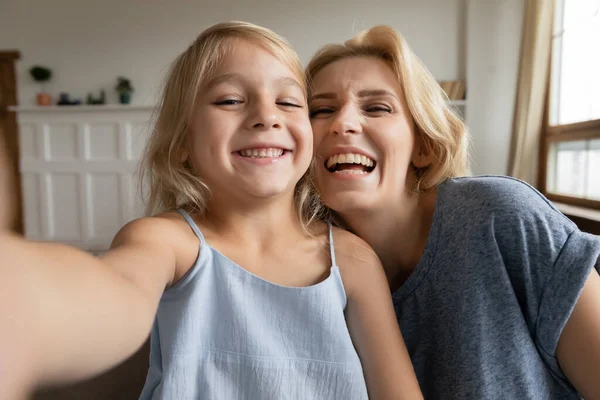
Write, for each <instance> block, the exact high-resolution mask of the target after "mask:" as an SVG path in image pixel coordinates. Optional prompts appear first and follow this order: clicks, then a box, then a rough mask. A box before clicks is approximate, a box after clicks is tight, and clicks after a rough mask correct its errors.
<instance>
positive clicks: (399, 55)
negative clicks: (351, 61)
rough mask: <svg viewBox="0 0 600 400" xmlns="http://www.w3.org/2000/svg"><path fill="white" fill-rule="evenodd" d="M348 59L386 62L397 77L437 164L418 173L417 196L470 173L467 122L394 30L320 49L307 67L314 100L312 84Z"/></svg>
mask: <svg viewBox="0 0 600 400" xmlns="http://www.w3.org/2000/svg"><path fill="white" fill-rule="evenodd" d="M349 57H376V58H379V59H382V60H384V61H385V62H387V63H388V64H389V66H390V67H391V68H392V70H393V71H394V73H395V74H396V76H397V77H398V82H399V84H400V87H401V89H402V91H403V93H404V97H405V98H406V103H407V105H408V109H409V111H410V114H411V115H412V118H413V119H414V121H415V124H416V128H417V129H416V131H417V132H416V134H417V135H418V136H419V138H420V139H421V140H422V142H423V145H424V146H425V150H426V152H427V153H428V154H430V155H431V156H432V160H433V161H432V163H431V165H430V166H428V167H426V168H424V169H418V168H415V173H416V175H417V187H416V190H417V191H421V190H427V189H429V188H431V187H434V186H436V185H437V184H439V183H440V182H442V181H443V180H444V179H446V178H449V177H454V176H460V175H466V174H467V173H468V147H469V135H468V132H467V128H466V126H465V124H464V122H463V121H462V120H461V119H460V118H459V117H458V116H457V115H456V114H455V113H454V112H453V111H452V110H451V109H450V108H449V106H448V105H447V103H446V100H448V97H447V96H446V95H445V93H444V91H443V90H442V89H441V87H440V85H439V84H438V83H437V81H436V80H435V79H434V78H433V76H432V75H431V73H430V72H429V71H428V70H427V68H426V67H425V65H424V64H423V63H422V62H421V60H419V58H418V57H417V56H416V55H415V54H414V53H413V51H412V50H411V49H410V47H409V46H408V43H406V41H405V40H404V38H403V37H402V36H401V35H400V34H399V33H398V32H396V31H395V30H394V29H392V28H390V27H389V26H385V25H379V26H375V27H373V28H371V29H368V30H366V31H363V32H361V33H359V34H358V35H357V36H355V37H354V38H352V39H350V40H348V41H346V42H345V43H344V44H334V45H328V46H325V47H323V48H322V49H321V50H319V51H318V52H317V53H316V54H315V56H314V57H313V58H312V60H311V61H310V63H309V64H308V67H307V68H306V75H307V78H308V82H309V99H310V96H311V93H310V92H311V91H312V88H311V82H312V80H313V79H314V77H315V76H316V75H317V74H318V73H319V71H321V70H322V69H323V68H325V67H326V66H327V65H329V64H331V63H333V62H335V61H338V60H341V59H345V58H349Z"/></svg>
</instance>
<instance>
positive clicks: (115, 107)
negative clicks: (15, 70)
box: [8, 104, 154, 113]
mask: <svg viewBox="0 0 600 400" xmlns="http://www.w3.org/2000/svg"><path fill="white" fill-rule="evenodd" d="M8 109H9V110H10V111H15V112H19V113H21V112H27V113H36V112H39V113H48V112H52V113H53V112H79V111H82V112H83V111H85V112H89V111H151V110H153V109H154V106H151V105H136V104H133V105H129V104H128V105H124V104H99V105H88V104H82V105H74V106H56V105H52V106H35V105H32V106H12V107H9V108H8Z"/></svg>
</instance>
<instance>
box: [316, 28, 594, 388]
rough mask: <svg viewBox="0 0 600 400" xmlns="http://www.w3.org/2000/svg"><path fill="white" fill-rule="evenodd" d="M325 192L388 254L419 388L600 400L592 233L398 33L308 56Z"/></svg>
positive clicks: (382, 32) (365, 36)
mask: <svg viewBox="0 0 600 400" xmlns="http://www.w3.org/2000/svg"><path fill="white" fill-rule="evenodd" d="M307 74H308V79H309V85H310V86H309V109H310V114H311V122H312V127H313V131H314V137H315V153H316V155H317V161H316V163H315V171H314V172H315V175H316V182H317V186H318V189H319V192H320V194H321V196H322V199H323V200H324V202H325V204H326V205H328V206H329V207H330V208H331V209H332V210H333V214H334V216H335V218H336V219H337V221H338V222H339V223H340V224H342V225H344V226H345V227H347V228H349V229H350V230H351V231H352V232H354V233H356V234H358V235H359V236H360V237H361V238H362V239H364V240H365V241H366V242H367V243H369V244H370V245H371V246H372V247H373V249H374V250H375V252H376V253H377V255H378V256H379V258H380V259H381V261H382V263H383V266H384V270H385V272H386V275H387V278H388V282H389V286H390V288H391V291H392V295H393V301H394V306H395V310H396V315H397V319H398V321H399V324H400V328H401V330H402V333H403V336H404V339H405V343H406V345H407V348H408V351H409V353H410V356H411V359H412V362H413V365H414V368H415V372H416V374H417V378H418V380H419V383H420V385H421V389H422V391H423V394H424V396H425V398H431V399H433V398H447V399H501V398H502V399H540V400H541V399H559V398H560V399H567V398H569V399H571V398H573V399H574V398H579V396H580V395H582V396H584V397H585V398H586V399H598V398H600V379H598V378H599V376H600V312H599V310H600V278H599V276H598V272H597V269H598V267H599V262H598V257H599V254H600V240H599V238H598V237H594V236H592V235H588V234H585V233H582V232H580V231H579V230H578V229H577V227H576V226H575V225H574V224H573V223H571V222H570V221H569V220H568V219H567V218H565V217H564V216H563V215H562V214H561V213H560V212H558V211H557V210H556V209H555V208H554V207H553V206H552V204H551V203H550V202H549V201H548V200H546V199H545V198H544V197H543V196H542V195H541V194H540V193H538V192H537V191H536V190H535V189H534V188H532V187H530V186H528V185H527V184H525V183H523V182H520V181H517V180H515V179H511V178H508V177H462V178H460V176H463V175H465V174H466V173H467V170H468V164H467V161H468V160H467V157H468V156H467V148H468V133H467V130H466V128H465V126H464V124H463V122H462V121H461V120H460V119H459V118H457V117H456V116H455V115H454V113H453V112H452V111H451V110H450V109H449V108H448V106H447V105H446V103H445V100H446V98H445V96H444V95H443V93H442V91H441V89H440V87H439V86H438V85H437V83H436V81H435V80H434V79H433V77H432V76H431V75H430V74H429V72H428V71H427V69H426V68H425V67H424V65H423V64H422V63H421V62H420V61H419V60H418V59H417V57H416V56H415V55H414V54H413V52H412V51H411V50H410V49H409V47H408V45H407V44H406V42H405V41H404V40H403V38H402V37H401V36H400V35H399V34H398V33H397V32H395V31H394V30H393V29H391V28H389V27H386V26H378V27H374V28H372V29H370V30H368V31H365V32H363V33H361V34H359V35H358V36H356V37H355V38H353V39H351V40H349V41H347V42H346V43H344V44H341V45H331V46H327V47H325V48H323V49H322V50H321V51H319V52H318V53H317V54H316V55H315V56H314V58H313V59H312V61H311V62H310V63H309V65H308V67H307Z"/></svg>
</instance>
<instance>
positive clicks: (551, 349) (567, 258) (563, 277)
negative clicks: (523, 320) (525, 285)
mask: <svg viewBox="0 0 600 400" xmlns="http://www.w3.org/2000/svg"><path fill="white" fill-rule="evenodd" d="M599 253H600V242H599V240H598V238H597V237H594V236H592V235H588V234H585V233H582V232H580V231H579V230H577V229H576V230H574V231H573V232H572V233H571V234H570V235H569V236H568V237H567V239H566V241H565V243H564V244H563V246H562V248H561V249H560V252H559V253H558V257H557V258H556V260H555V261H554V265H553V268H552V271H551V273H550V276H549V277H548V280H547V282H546V284H545V285H544V287H543V290H542V293H541V298H540V302H539V303H540V304H539V313H538V317H537V324H536V325H537V326H536V335H535V341H536V344H537V346H538V348H539V349H540V353H541V354H542V357H543V358H544V360H545V361H546V363H547V364H548V366H549V367H550V369H551V370H552V372H554V373H555V374H556V375H557V376H558V377H559V378H561V379H564V380H566V377H565V376H564V374H563V373H562V370H561V369H560V366H559V365H558V361H557V359H556V346H557V344H558V339H559V338H560V335H561V333H562V331H563V329H564V327H565V325H566V323H567V321H568V320H569V317H570V316H571V313H572V312H573V309H574V308H575V305H576V304H577V300H578V299H579V295H580V294H581V291H582V289H583V286H584V284H585V282H586V281H587V279H588V277H589V275H590V273H591V271H592V269H594V267H595V269H596V270H598V269H599V267H600V264H599V263H598V257H599Z"/></svg>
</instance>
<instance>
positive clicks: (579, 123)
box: [540, 0, 600, 209]
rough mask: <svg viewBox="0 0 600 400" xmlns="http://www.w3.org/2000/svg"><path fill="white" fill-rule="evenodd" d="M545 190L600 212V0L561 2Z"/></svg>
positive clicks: (554, 43) (546, 145)
mask: <svg viewBox="0 0 600 400" xmlns="http://www.w3.org/2000/svg"><path fill="white" fill-rule="evenodd" d="M555 7H556V8H555V20H554V33H553V39H552V64H551V72H550V86H549V91H548V106H547V112H546V118H547V121H546V124H545V132H544V135H543V137H542V157H540V183H541V185H540V187H541V188H542V191H544V193H545V194H546V195H547V196H548V197H549V198H550V199H552V200H555V201H559V202H563V203H569V204H574V205H581V206H584V207H589V208H598V209H600V51H598V49H600V0H556V4H555Z"/></svg>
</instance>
